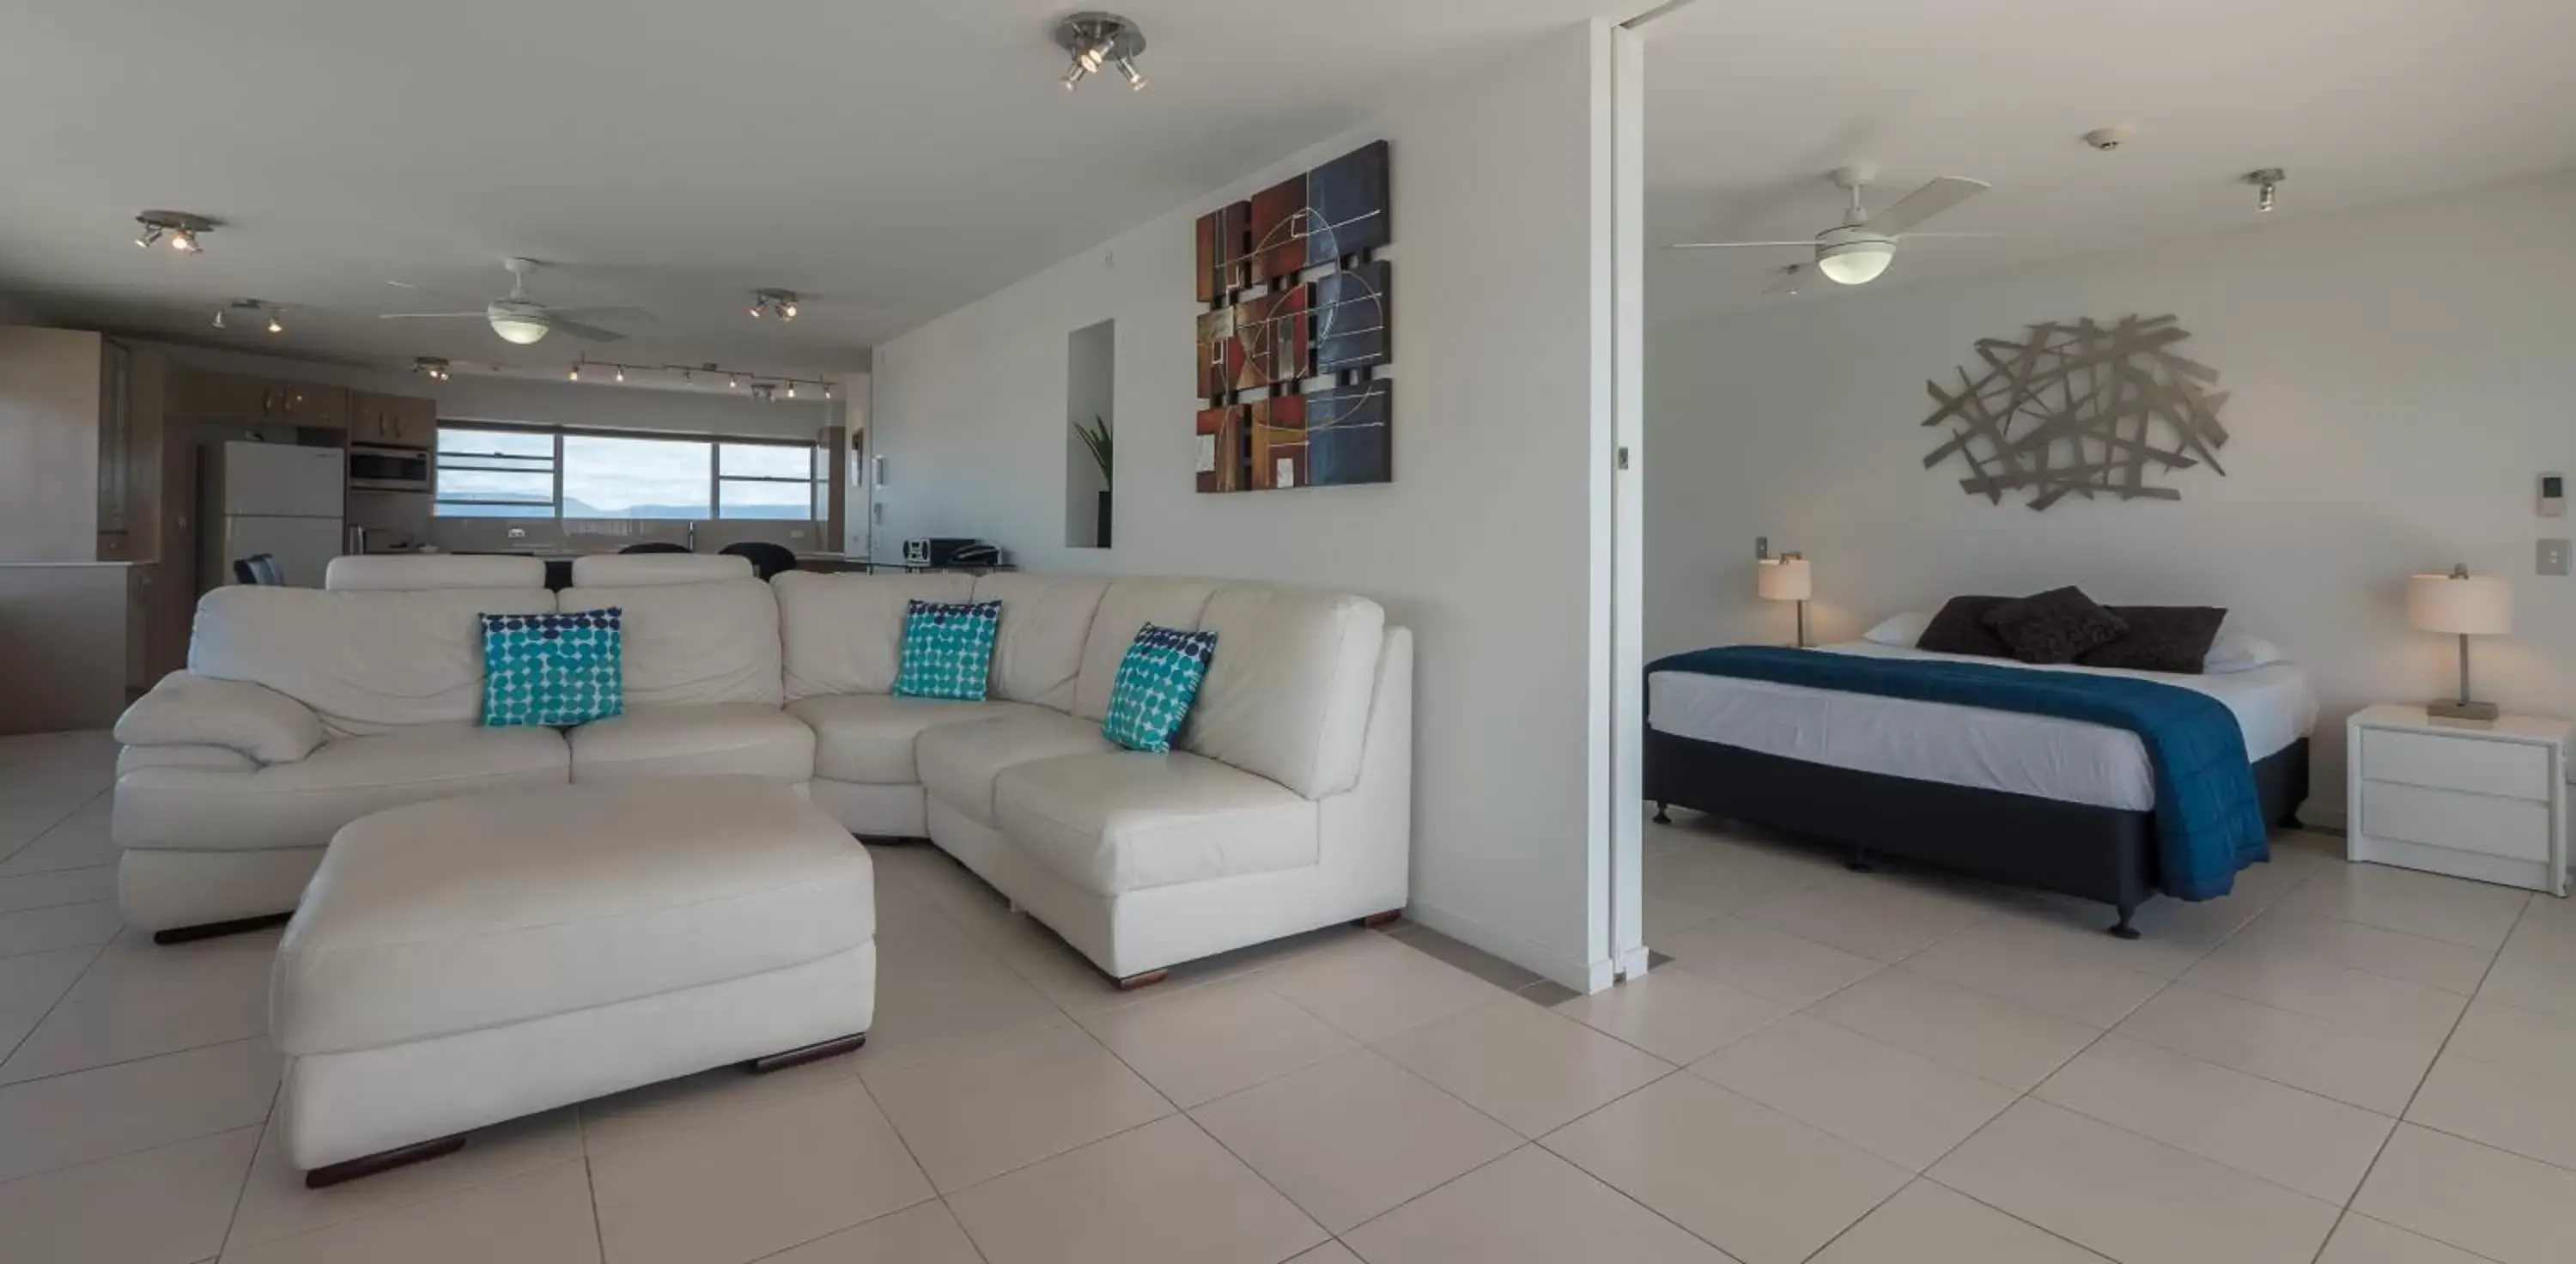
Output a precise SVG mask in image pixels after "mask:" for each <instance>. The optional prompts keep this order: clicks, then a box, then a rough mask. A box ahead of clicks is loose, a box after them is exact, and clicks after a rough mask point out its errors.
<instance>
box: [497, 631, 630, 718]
mask: <svg viewBox="0 0 2576 1264" xmlns="http://www.w3.org/2000/svg"><path fill="white" fill-rule="evenodd" d="M624 617H625V614H624V612H623V611H621V610H619V609H618V608H617V607H615V606H610V607H608V608H607V609H605V610H573V611H567V612H565V613H562V614H487V615H484V616H483V724H484V726H485V727H487V728H509V727H513V726H517V725H529V724H554V725H570V724H588V723H589V722H591V721H593V720H604V719H607V718H608V717H610V716H612V715H616V714H618V713H619V712H621V711H624V710H625V709H626V672H625V662H624V641H623V639H622V634H621V631H620V629H621V625H622V623H623V620H624Z"/></svg>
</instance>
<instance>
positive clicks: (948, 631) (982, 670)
mask: <svg viewBox="0 0 2576 1264" xmlns="http://www.w3.org/2000/svg"><path fill="white" fill-rule="evenodd" d="M1001 622H1002V603H1001V602H998V601H919V600H916V601H912V602H909V603H907V604H906V606H905V609H904V614H903V668H902V670H900V671H898V672H897V673H896V674H895V678H894V692H895V693H897V694H899V695H901V696H903V697H906V698H947V699H950V700H952V701H957V702H982V701H983V700H984V695H985V694H986V693H987V692H988V691H989V686H990V684H991V681H992V678H993V631H994V629H995V628H996V627H998V626H999V625H1000V624H1001Z"/></svg>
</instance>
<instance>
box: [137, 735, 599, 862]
mask: <svg viewBox="0 0 2576 1264" xmlns="http://www.w3.org/2000/svg"><path fill="white" fill-rule="evenodd" d="M571 768H572V762H571V752H570V751H569V750H568V749H567V748H566V747H565V745H564V739H563V735H562V734H560V733H557V732H556V731H555V730H553V729H546V728H525V729H487V728H480V727H477V726H474V725H471V724H461V723H460V724H450V725H443V726H440V727H437V728H414V729H406V730H404V731H402V732H399V733H384V734H379V735H376V736H372V737H348V738H342V739H340V740H338V741H335V742H326V743H324V744H323V745H321V746H320V747H317V748H316V749H315V750H314V752H313V753H312V754H311V755H308V756H306V757H304V758H303V759H300V760H297V761H296V762H294V763H291V764H271V765H269V766H268V767H266V768H262V769H260V770H259V771H257V772H252V773H243V772H224V771H217V770H214V769H207V768H176V767H155V768H137V769H135V770H133V771H132V772H128V773H126V774H125V775H123V776H121V777H119V778H118V779H117V782H116V804H115V816H114V820H113V824H112V827H111V828H112V829H113V830H114V832H115V835H116V841H117V843H118V844H119V845H120V846H125V847H171V848H179V849H183V850H189V851H264V850H267V849H270V848H278V847H319V846H322V845H323V844H325V843H328V842H330V841H331V835H332V833H333V832H334V831H336V830H338V829H339V828H340V827H341V826H343V825H346V824H348V823H349V822H351V821H354V820H356V819H358V818H359V817H362V816H365V815H366V814H368V813H370V812H377V811H382V810H383V809H386V808H390V807H399V806H401V805H403V804H406V803H418V802H421V801H423V800H425V799H444V798H450V797H453V796H456V795H464V794H479V793H481V792H483V791H486V790H501V789H508V788H510V787H514V786H529V785H561V784H563V783H564V782H566V781H569V780H570V779H571Z"/></svg>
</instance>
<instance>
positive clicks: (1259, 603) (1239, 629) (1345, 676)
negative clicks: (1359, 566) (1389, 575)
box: [1180, 584, 1386, 799]
mask: <svg viewBox="0 0 2576 1264" xmlns="http://www.w3.org/2000/svg"><path fill="white" fill-rule="evenodd" d="M1199 626H1200V627H1201V628H1204V629H1207V630H1209V631H1212V632H1215V633H1216V634H1217V647H1216V661H1215V662H1214V663H1213V664H1212V665H1210V666H1209V668H1208V676H1207V683H1206V684H1204V685H1201V686H1200V687H1199V697H1198V704H1197V705H1196V706H1195V707H1193V708H1192V709H1191V711H1190V722H1189V726H1188V727H1187V728H1185V729H1183V730H1181V740H1180V745H1181V748H1182V749H1184V750H1189V751H1194V752H1196V753H1198V754H1201V755H1205V756H1207V757H1208V758H1210V759H1215V760H1221V761H1223V762H1225V763H1229V764H1232V765H1234V766H1235V767H1237V768H1241V769H1244V770H1245V771H1247V772H1256V773H1259V774H1261V775H1262V776H1264V777H1268V778H1270V779H1271V780H1272V781H1276V782H1278V783H1279V784H1281V785H1284V786H1286V787H1288V788H1289V789H1291V790H1294V791H1296V792H1297V793H1299V794H1302V795H1305V796H1306V797H1307V798H1310V799H1318V798H1322V797H1323V796H1325V795H1328V794H1339V793H1341V792H1342V791H1345V790H1348V789H1350V788H1351V786H1352V785H1354V784H1356V783H1357V782H1358V781H1359V776H1360V748H1361V743H1362V739H1363V738H1365V737H1366V736H1367V733H1368V714H1369V699H1370V697H1371V695H1372V693H1373V692H1374V690H1375V689H1376V685H1377V660H1378V656H1379V655H1380V654H1382V653H1384V652H1385V649H1386V611H1385V610H1384V609H1382V608H1380V607H1379V605H1378V604H1377V603H1376V602H1374V601H1371V600H1369V599H1368V598H1366V597H1354V596H1351V595H1350V594H1348V593H1331V592H1317V591H1314V590H1311V589H1303V588H1283V587H1275V586H1272V585H1268V584H1229V585H1227V586H1226V587H1225V588H1224V589H1222V590H1220V591H1219V592H1218V593H1217V594H1216V595H1215V596H1213V597H1211V598H1209V599H1208V604H1207V611H1206V613H1205V614H1203V615H1201V616H1200V619H1199Z"/></svg>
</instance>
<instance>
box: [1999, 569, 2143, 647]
mask: <svg viewBox="0 0 2576 1264" xmlns="http://www.w3.org/2000/svg"><path fill="white" fill-rule="evenodd" d="M1984 622H1985V625H1986V628H1987V630H1989V631H1991V632H1993V633H1994V634H1995V636H1996V637H1997V638H1999V639H2000V640H2002V641H2003V643H2004V644H2005V645H2006V646H2008V647H2010V648H2011V650H2012V656H2013V657H2014V658H2017V659H2020V660H2021V661H2022V662H2025V663H2071V662H2074V661H2075V658H2076V656H2077V655H2079V654H2082V653H2083V652H2084V651H2086V650H2089V649H2093V648H2095V647H2097V646H2102V645H2108V644H2110V643H2111V642H2113V641H2116V640H2119V639H2120V638H2121V637H2123V636H2126V635H2128V634H2129V625H2128V623H2127V622H2126V621H2124V620H2122V619H2121V618H2120V616H2118V615H2116V614H2113V613H2111V612H2110V611H2108V610H2105V609H2103V608H2102V607H2101V606H2100V605H2099V604H2097V603H2096V602H2095V601H2094V600H2093V599H2092V598H2090V597H2087V596H2085V595H2084V590H2082V589H2080V588H2076V587H2074V586H2072V585H2069V586H2068V587H2065V588H2052V589H2049V590H2048V591H2047V592H2044V593H2039V594H2037V595H2035V596H2030V597H2024V598H2022V599H2021V600H2019V601H2007V602H2004V603H2003V604H2002V605H1999V606H1996V607H1995V608H1994V609H1992V610H1988V611H1987V612H1986V617H1985V620H1984Z"/></svg>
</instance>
